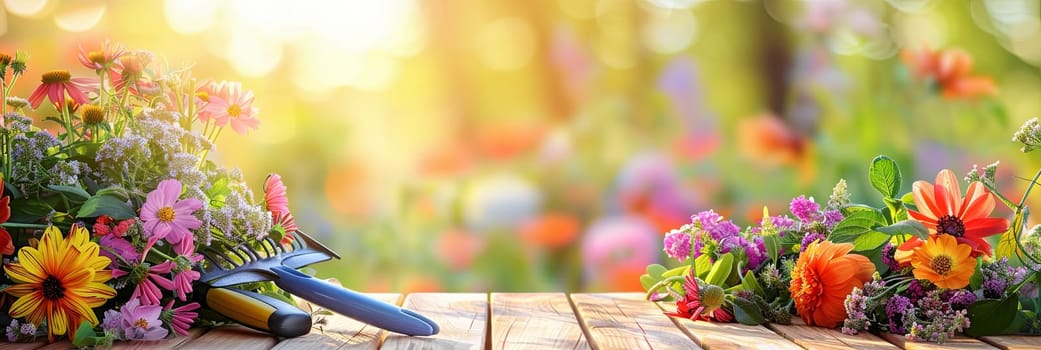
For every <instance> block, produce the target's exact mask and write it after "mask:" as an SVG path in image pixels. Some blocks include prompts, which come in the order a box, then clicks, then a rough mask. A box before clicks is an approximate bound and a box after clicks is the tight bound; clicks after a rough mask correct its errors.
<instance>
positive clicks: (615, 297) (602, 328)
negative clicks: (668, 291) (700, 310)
mask: <svg viewBox="0 0 1041 350" xmlns="http://www.w3.org/2000/svg"><path fill="white" fill-rule="evenodd" d="M571 301H572V303H573V304H574V306H575V310H576V311H577V312H578V317H579V322H581V323H582V329H583V330H585V332H586V336H587V337H588V339H587V341H588V342H589V345H590V346H592V347H593V348H594V349H626V350H628V349H700V347H699V346H698V345H697V344H695V343H694V340H692V339H691V338H690V337H688V336H687V334H686V333H684V331H683V330H680V329H679V327H677V326H676V324H675V323H673V322H672V320H670V319H669V317H668V316H665V314H663V313H662V312H661V310H660V309H658V306H657V305H655V304H654V303H653V302H650V301H647V300H644V299H643V295H642V294H639V293H610V294H571Z"/></svg>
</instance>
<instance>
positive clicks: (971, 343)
mask: <svg viewBox="0 0 1041 350" xmlns="http://www.w3.org/2000/svg"><path fill="white" fill-rule="evenodd" d="M880 336H882V338H883V339H885V340H886V341H888V342H890V343H893V344H894V345H896V346H898V347H901V348H904V349H908V350H939V349H995V348H994V347H993V346H990V345H989V344H987V343H984V342H982V341H980V340H977V339H973V338H966V337H964V336H958V337H955V338H954V339H950V340H948V341H946V342H944V343H943V344H936V343H927V342H918V341H910V340H907V338H906V337H904V336H902V335H898V334H893V333H882V334H880Z"/></svg>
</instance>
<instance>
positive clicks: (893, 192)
mask: <svg viewBox="0 0 1041 350" xmlns="http://www.w3.org/2000/svg"><path fill="white" fill-rule="evenodd" d="M868 174H869V175H870V177H871V186H872V187H874V188H875V189H876V190H878V192H879V193H881V194H882V195H883V196H886V197H889V198H895V197H896V196H897V194H898V193H899V192H900V181H901V179H900V168H899V167H898V166H897V165H896V161H894V160H893V159H891V158H889V157H886V156H878V157H875V159H874V160H872V161H871V168H870V169H868Z"/></svg>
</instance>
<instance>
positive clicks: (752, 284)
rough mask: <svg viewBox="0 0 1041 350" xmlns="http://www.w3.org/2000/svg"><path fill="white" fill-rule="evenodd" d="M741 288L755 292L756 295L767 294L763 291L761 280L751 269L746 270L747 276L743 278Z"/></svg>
mask: <svg viewBox="0 0 1041 350" xmlns="http://www.w3.org/2000/svg"><path fill="white" fill-rule="evenodd" d="M741 289H743V290H747V291H750V292H752V293H755V294H756V295H766V292H764V291H763V287H762V286H761V285H759V280H758V279H756V278H755V274H754V273H752V271H751V270H749V271H748V272H745V278H744V279H742V280H741Z"/></svg>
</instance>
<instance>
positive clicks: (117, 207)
mask: <svg viewBox="0 0 1041 350" xmlns="http://www.w3.org/2000/svg"><path fill="white" fill-rule="evenodd" d="M101 215H108V216H109V217H111V218H113V219H115V220H126V219H129V218H132V217H135V216H137V213H135V212H134V209H133V208H130V205H127V203H126V202H125V201H122V200H120V199H119V198H117V197H116V196H112V195H95V196H93V197H90V199H88V200H87V201H86V202H83V206H81V207H80V211H79V213H77V214H76V217H77V218H93V217H98V216H101Z"/></svg>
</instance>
